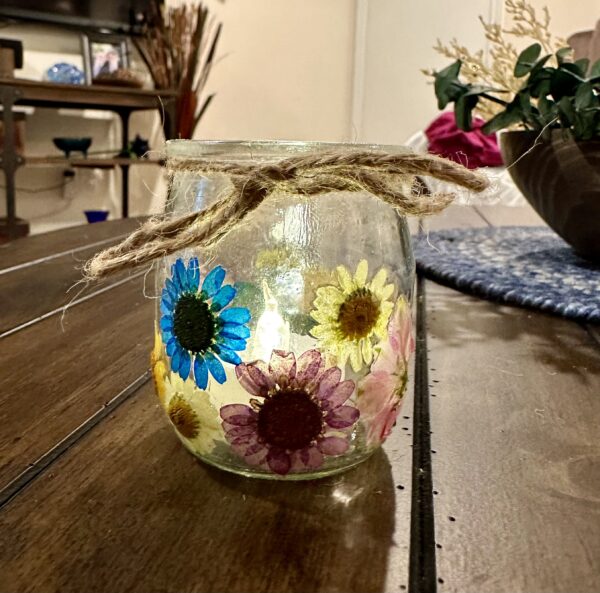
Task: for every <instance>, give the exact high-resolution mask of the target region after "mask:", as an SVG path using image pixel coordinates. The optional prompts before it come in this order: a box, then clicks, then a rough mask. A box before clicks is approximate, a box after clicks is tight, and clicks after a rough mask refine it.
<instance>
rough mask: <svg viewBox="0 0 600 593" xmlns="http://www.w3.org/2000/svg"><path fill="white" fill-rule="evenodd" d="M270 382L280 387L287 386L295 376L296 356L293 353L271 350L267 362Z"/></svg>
mask: <svg viewBox="0 0 600 593" xmlns="http://www.w3.org/2000/svg"><path fill="white" fill-rule="evenodd" d="M269 374H270V376H271V380H272V381H273V382H275V383H277V384H278V385H280V386H283V385H288V384H289V383H290V382H291V381H292V380H293V379H294V377H295V376H296V356H295V355H294V353H293V352H284V351H283V350H273V352H272V353H271V359H270V360H269Z"/></svg>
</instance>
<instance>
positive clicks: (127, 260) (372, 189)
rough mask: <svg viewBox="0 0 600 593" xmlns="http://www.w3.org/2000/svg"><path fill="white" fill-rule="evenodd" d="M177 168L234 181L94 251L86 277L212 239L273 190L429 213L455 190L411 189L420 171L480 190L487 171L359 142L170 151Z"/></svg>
mask: <svg viewBox="0 0 600 593" xmlns="http://www.w3.org/2000/svg"><path fill="white" fill-rule="evenodd" d="M167 170H168V172H169V174H170V176H171V179H172V177H173V175H174V174H176V173H178V172H189V173H195V174H198V175H209V174H215V173H222V174H224V175H226V176H227V177H228V178H229V180H230V181H231V186H230V189H229V191H227V192H226V193H225V195H224V196H222V197H221V198H220V199H219V200H218V201H217V202H216V203H215V204H213V205H212V206H210V207H209V208H206V209H204V210H202V211H200V212H190V213H187V214H184V215H182V216H179V217H177V218H166V217H160V218H153V219H150V220H148V221H147V222H146V223H144V224H143V225H142V226H141V227H140V228H139V229H138V230H136V231H134V232H133V233H132V234H131V235H129V237H127V238H126V239H125V240H123V241H122V242H121V243H119V244H118V245H115V246H113V247H109V248H108V249H106V250H104V251H102V252H100V253H98V254H97V255H95V256H94V257H93V258H92V259H91V260H90V261H88V262H87V263H86V265H85V267H84V275H85V277H86V278H87V279H88V280H97V279H100V278H103V277H105V276H108V275H110V274H113V273H115V272H119V271H121V270H125V269H129V268H134V267H136V266H140V265H143V264H146V263H148V262H151V261H152V260H154V259H156V258H159V257H164V256H166V255H170V254H172V253H175V252H176V251H179V250H180V249H185V248H187V247H191V246H197V247H202V248H205V249H208V248H211V247H214V246H215V245H216V244H217V243H218V242H219V241H220V240H221V239H223V237H225V235H227V234H228V233H230V232H231V231H232V230H233V229H234V228H235V227H236V226H237V225H239V224H240V223H241V222H242V221H243V219H244V218H245V217H246V216H247V215H248V214H249V213H250V212H252V211H254V210H256V209H257V208H258V207H259V206H260V205H261V204H262V203H263V202H264V201H265V200H266V199H268V197H269V196H272V195H274V194H277V193H286V194H297V195H301V196H306V197H312V198H316V197H317V196H319V195H323V194H326V193H330V192H353V193H356V192H368V193H369V194H371V195H373V196H375V197H376V198H379V199H380V200H382V201H383V202H385V203H387V204H389V205H390V206H391V207H392V208H394V209H395V210H396V211H398V212H399V213H400V214H406V215H412V216H427V215H430V214H435V213H436V212H440V211H441V210H443V209H444V208H446V206H448V205H449V204H450V203H451V202H452V200H453V199H454V195H453V194H450V193H441V194H424V193H421V194H420V195H419V194H418V193H414V192H412V191H411V189H410V188H411V185H412V180H413V179H414V177H415V176H416V175H424V176H430V177H435V178H437V179H440V180H442V181H447V182H450V183H454V184H456V185H460V186H462V187H465V188H467V189H470V190H472V191H476V192H481V191H483V190H484V189H485V188H486V187H487V186H488V184H489V182H488V180H487V178H486V177H485V176H484V175H483V174H481V173H478V172H475V171H471V170H469V169H467V168H465V167H463V166H462V165H459V164H457V163H454V162H452V161H449V160H447V159H443V158H440V157H436V156H433V155H429V154H417V153H414V152H411V151H408V150H407V151H406V152H402V153H398V154H390V153H386V152H381V151H365V150H353V151H347V150H344V152H334V151H331V152H322V153H317V154H311V155H300V156H293V157H290V158H287V159H284V160H281V161H278V162H276V163H269V164H262V165H261V164H255V163H251V164H249V163H241V162H222V161H209V160H203V159H171V160H169V161H168V162H167Z"/></svg>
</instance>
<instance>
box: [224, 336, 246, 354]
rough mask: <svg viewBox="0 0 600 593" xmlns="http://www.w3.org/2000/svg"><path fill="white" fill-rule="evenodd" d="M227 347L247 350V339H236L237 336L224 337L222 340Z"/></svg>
mask: <svg viewBox="0 0 600 593" xmlns="http://www.w3.org/2000/svg"><path fill="white" fill-rule="evenodd" d="M222 344H223V346H225V348H229V349H230V350H238V351H240V352H242V351H244V350H246V340H236V339H235V338H224V339H223V341H222Z"/></svg>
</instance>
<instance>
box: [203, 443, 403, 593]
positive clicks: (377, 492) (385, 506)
mask: <svg viewBox="0 0 600 593" xmlns="http://www.w3.org/2000/svg"><path fill="white" fill-rule="evenodd" d="M202 467H203V468H204V473H205V475H206V478H207V479H210V480H211V481H213V482H216V483H218V484H219V485H220V486H221V487H222V489H223V496H224V497H225V498H229V497H232V498H233V499H234V500H235V501H236V502H234V503H232V502H231V501H228V502H227V504H228V505H229V506H230V507H231V508H232V510H233V509H236V511H235V512H237V513H238V517H231V523H230V525H227V526H223V528H224V529H225V530H229V531H228V532H225V533H223V534H222V537H223V538H224V539H227V542H223V541H222V542H220V544H219V546H218V547H226V548H229V550H230V552H231V557H232V558H234V559H235V560H234V561H233V566H232V565H231V564H229V565H228V564H225V566H228V567H230V568H232V570H231V573H230V574H229V575H228V577H227V578H226V579H225V581H227V582H221V583H220V585H221V586H224V585H226V586H225V587H224V588H225V590H227V591H238V590H239V591H250V590H252V591H254V590H260V591H265V592H267V591H278V592H281V591H322V592H325V591H361V592H370V591H373V592H379V591H384V590H385V582H386V575H387V569H388V556H389V552H390V548H391V547H392V546H393V545H394V544H393V534H394V527H395V490H394V483H393V479H392V473H391V467H390V463H389V461H388V459H387V456H386V455H385V453H384V452H383V451H382V450H379V451H377V452H376V453H375V454H373V455H372V456H371V457H370V458H369V459H368V460H367V461H365V462H364V463H362V464H360V465H359V466H357V467H355V468H354V469H352V470H349V471H347V472H345V473H343V474H338V475H336V476H331V477H328V478H323V479H320V480H312V481H306V482H285V481H267V480H258V479H246V478H240V477H239V476H235V475H233V474H228V473H226V472H223V471H221V470H218V469H216V468H212V467H209V466H204V465H203V466H202ZM236 499H237V500H236ZM215 561H219V559H217V558H215Z"/></svg>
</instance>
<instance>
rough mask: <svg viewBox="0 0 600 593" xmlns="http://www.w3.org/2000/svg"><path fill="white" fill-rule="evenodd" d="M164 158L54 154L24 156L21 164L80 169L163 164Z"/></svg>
mask: <svg viewBox="0 0 600 593" xmlns="http://www.w3.org/2000/svg"><path fill="white" fill-rule="evenodd" d="M163 164H164V159H156V158H151V159H147V158H141V159H129V158H122V157H112V158H109V157H101V158H100V157H93V156H92V157H69V158H65V157H60V156H57V157H54V156H25V157H23V163H22V165H27V166H31V167H55V166H58V165H61V166H63V167H80V168H82V169H84V168H88V169H114V168H115V167H124V166H128V167H130V166H132V165H159V166H160V165H163Z"/></svg>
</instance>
